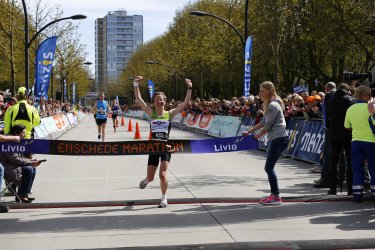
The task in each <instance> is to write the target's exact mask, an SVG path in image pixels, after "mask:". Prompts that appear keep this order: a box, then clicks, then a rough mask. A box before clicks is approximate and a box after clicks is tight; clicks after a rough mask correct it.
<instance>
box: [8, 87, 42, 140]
mask: <svg viewBox="0 0 375 250" xmlns="http://www.w3.org/2000/svg"><path fill="white" fill-rule="evenodd" d="M17 100H18V102H17V104H15V105H13V106H11V107H10V108H8V109H7V111H6V113H5V116H4V125H5V127H4V134H9V133H10V130H11V128H12V127H13V126H14V125H16V124H22V125H24V126H25V127H26V135H25V137H24V138H25V139H32V138H33V137H34V133H33V132H34V127H36V126H39V124H40V116H39V113H38V111H37V110H36V108H35V107H33V106H31V105H29V104H28V103H27V90H26V88H25V87H20V88H19V89H18V91H17Z"/></svg>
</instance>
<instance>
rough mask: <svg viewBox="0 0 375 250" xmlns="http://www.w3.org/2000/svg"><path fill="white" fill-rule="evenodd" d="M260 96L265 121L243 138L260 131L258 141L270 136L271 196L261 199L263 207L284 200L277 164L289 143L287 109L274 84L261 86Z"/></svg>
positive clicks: (268, 173) (268, 167)
mask: <svg viewBox="0 0 375 250" xmlns="http://www.w3.org/2000/svg"><path fill="white" fill-rule="evenodd" d="M260 96H261V97H262V98H263V112H264V115H263V120H262V121H261V122H259V123H258V124H257V125H256V126H254V127H253V128H251V129H249V130H248V131H246V132H244V133H243V136H247V135H249V134H251V133H254V132H255V131H257V130H259V129H260V132H259V133H257V134H256V135H254V138H255V139H257V140H258V139H259V138H260V137H262V136H263V135H265V134H266V133H267V134H268V139H269V141H268V148H267V159H266V164H265V167H264V169H265V171H266V173H267V175H268V181H269V183H270V186H271V195H270V196H268V197H266V198H264V199H261V200H260V203H261V204H263V205H279V204H281V203H282V200H281V197H280V191H279V185H278V182H277V176H276V173H275V164H276V162H277V160H278V159H279V157H280V155H281V153H282V152H283V151H284V149H285V148H286V147H287V146H288V143H289V139H288V134H287V132H286V122H285V118H284V115H283V111H284V109H285V107H284V104H283V102H282V101H281V98H280V97H279V96H278V95H277V93H276V89H275V86H274V85H273V83H272V82H269V81H266V82H263V83H262V84H261V85H260Z"/></svg>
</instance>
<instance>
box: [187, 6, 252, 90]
mask: <svg viewBox="0 0 375 250" xmlns="http://www.w3.org/2000/svg"><path fill="white" fill-rule="evenodd" d="M248 10H249V0H246V2H245V15H244V23H245V25H244V37H242V35H241V33H240V32H239V31H238V29H237V28H236V27H234V25H233V24H231V23H230V22H228V21H227V20H225V19H224V18H221V17H219V16H216V15H213V14H210V13H206V12H203V11H192V12H190V14H191V15H195V16H209V17H213V18H216V19H219V20H220V21H223V22H225V23H226V24H228V25H229V26H230V27H231V28H232V29H233V30H234V31H235V32H236V33H237V35H238V37H239V38H240V41H241V44H242V49H243V56H244V58H245V74H244V95H248V94H249V91H250V75H251V73H250V72H251V38H249V39H248V32H247V29H248V28H247V25H248V12H249V11H248ZM246 46H249V47H246ZM249 48H250V52H249V51H247V50H248V49H249Z"/></svg>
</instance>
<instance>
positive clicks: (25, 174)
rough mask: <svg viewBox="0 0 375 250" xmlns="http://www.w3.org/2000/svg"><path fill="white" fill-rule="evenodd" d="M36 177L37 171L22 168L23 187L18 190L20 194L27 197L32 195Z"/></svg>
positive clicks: (28, 167)
mask: <svg viewBox="0 0 375 250" xmlns="http://www.w3.org/2000/svg"><path fill="white" fill-rule="evenodd" d="M35 175H36V169H35V168H33V167H32V166H24V167H22V179H21V186H20V187H19V189H18V194H21V195H27V194H30V192H31V188H32V186H33V183H34V179H35Z"/></svg>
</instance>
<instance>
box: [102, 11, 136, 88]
mask: <svg viewBox="0 0 375 250" xmlns="http://www.w3.org/2000/svg"><path fill="white" fill-rule="evenodd" d="M142 44H143V16H141V15H133V16H128V15H127V12H126V11H125V10H117V11H109V12H108V14H107V15H106V16H105V17H103V18H98V19H96V21H95V87H96V90H97V91H100V90H103V89H104V87H105V85H106V84H109V83H111V82H113V81H116V79H117V78H118V77H119V76H120V75H121V74H122V72H123V70H124V69H125V68H126V65H127V63H128V61H129V59H130V57H131V56H132V55H133V53H134V51H136V50H137V48H138V47H139V46H141V45H142Z"/></svg>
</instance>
